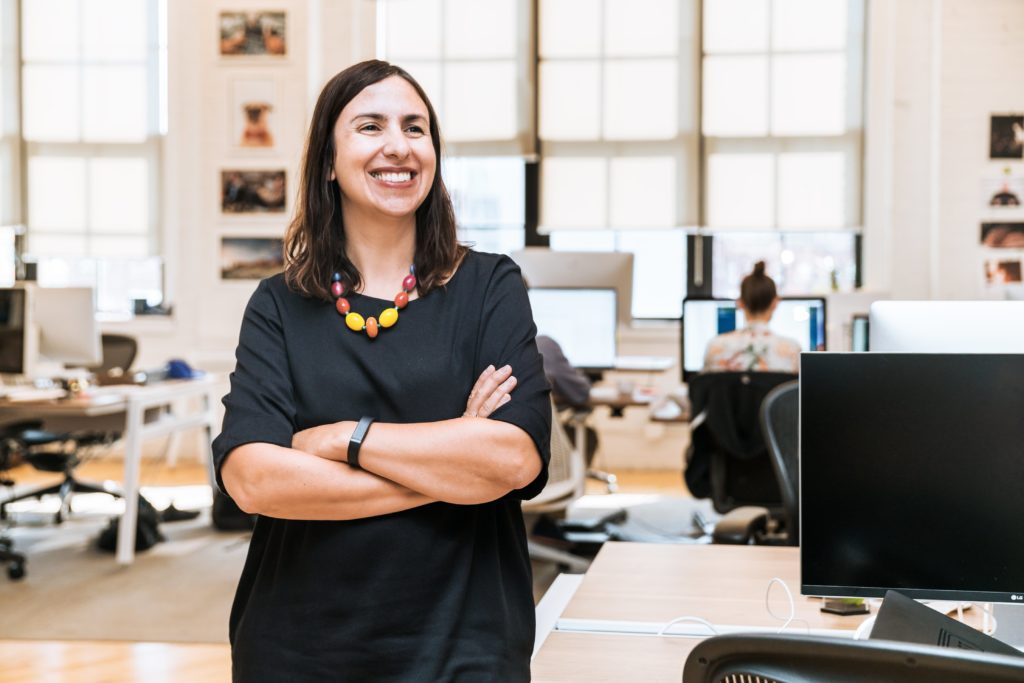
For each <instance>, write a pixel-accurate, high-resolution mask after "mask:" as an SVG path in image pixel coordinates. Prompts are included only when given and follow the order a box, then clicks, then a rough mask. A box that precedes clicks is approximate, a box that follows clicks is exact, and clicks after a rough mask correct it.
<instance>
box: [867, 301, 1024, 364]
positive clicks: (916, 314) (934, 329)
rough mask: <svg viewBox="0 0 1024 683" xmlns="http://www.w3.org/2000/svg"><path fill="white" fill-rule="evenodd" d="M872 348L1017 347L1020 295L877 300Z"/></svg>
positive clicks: (1023, 305)
mask: <svg viewBox="0 0 1024 683" xmlns="http://www.w3.org/2000/svg"><path fill="white" fill-rule="evenodd" d="M870 319H871V327H870V331H871V350H872V351H883V352H911V353H1019V352H1020V351H1021V350H1022V346H1021V339H1024V301H876V302H875V303H873V304H871V313H870Z"/></svg>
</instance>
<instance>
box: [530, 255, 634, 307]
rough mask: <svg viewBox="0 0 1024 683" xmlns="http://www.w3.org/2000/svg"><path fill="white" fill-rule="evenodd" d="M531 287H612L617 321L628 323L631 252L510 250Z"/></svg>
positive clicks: (631, 281)
mask: <svg viewBox="0 0 1024 683" xmlns="http://www.w3.org/2000/svg"><path fill="white" fill-rule="evenodd" d="M512 260H513V261H515V262H516V263H518V264H519V267H520V268H521V269H522V271H523V277H524V278H526V281H527V283H529V285H530V287H563V288H579V287H583V288H588V289H606V288H612V289H614V290H615V296H616V303H617V305H618V321H619V324H622V325H628V324H629V322H630V320H631V316H632V310H633V309H632V306H633V254H632V253H623V252H604V251H555V250H552V249H548V248H546V247H527V248H526V249H520V250H519V251H514V252H512Z"/></svg>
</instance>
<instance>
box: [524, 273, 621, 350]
mask: <svg viewBox="0 0 1024 683" xmlns="http://www.w3.org/2000/svg"><path fill="white" fill-rule="evenodd" d="M530 306H531V307H532V308H533V321H534V323H536V325H537V334H539V335H541V334H542V335H545V336H547V337H551V338H552V339H554V340H555V341H556V342H558V345H559V346H561V347H562V351H563V352H565V357H566V358H568V359H569V362H570V363H572V364H573V365H574V366H575V367H577V368H593V369H607V368H611V367H614V366H615V330H616V321H615V314H616V312H615V308H616V307H615V290H614V289H568V288H564V289H563V288H547V287H531V288H530Z"/></svg>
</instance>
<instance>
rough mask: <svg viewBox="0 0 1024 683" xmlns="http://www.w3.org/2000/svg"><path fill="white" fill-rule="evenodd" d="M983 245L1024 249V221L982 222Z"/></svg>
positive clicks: (995, 247) (992, 247)
mask: <svg viewBox="0 0 1024 683" xmlns="http://www.w3.org/2000/svg"><path fill="white" fill-rule="evenodd" d="M981 246H983V247H988V248H989V249H1024V221H1000V222H991V223H982V224H981Z"/></svg>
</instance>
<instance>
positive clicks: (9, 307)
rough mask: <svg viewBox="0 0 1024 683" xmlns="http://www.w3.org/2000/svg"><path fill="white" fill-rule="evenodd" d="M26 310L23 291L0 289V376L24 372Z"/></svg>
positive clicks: (25, 299)
mask: <svg viewBox="0 0 1024 683" xmlns="http://www.w3.org/2000/svg"><path fill="white" fill-rule="evenodd" d="M27 310H28V303H27V297H26V293H25V290H24V289H11V288H3V289H0V374H4V375H22V374H25V372H26V368H25V365H26V358H25V351H26V348H25V347H26V345H25V326H26V311H27Z"/></svg>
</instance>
